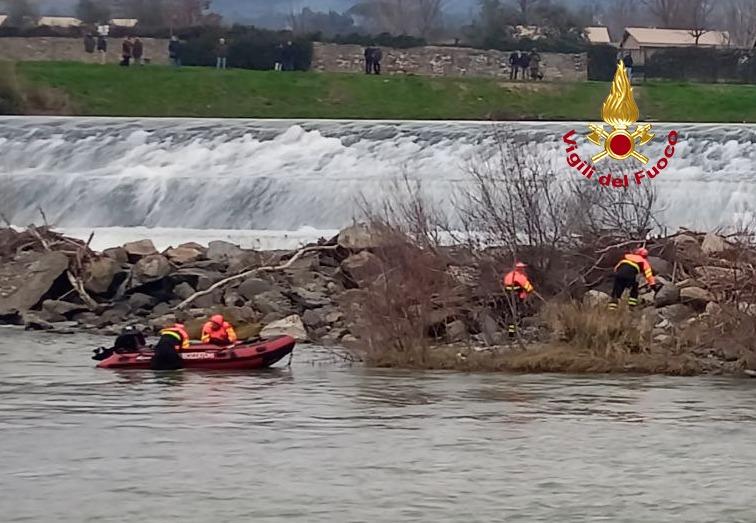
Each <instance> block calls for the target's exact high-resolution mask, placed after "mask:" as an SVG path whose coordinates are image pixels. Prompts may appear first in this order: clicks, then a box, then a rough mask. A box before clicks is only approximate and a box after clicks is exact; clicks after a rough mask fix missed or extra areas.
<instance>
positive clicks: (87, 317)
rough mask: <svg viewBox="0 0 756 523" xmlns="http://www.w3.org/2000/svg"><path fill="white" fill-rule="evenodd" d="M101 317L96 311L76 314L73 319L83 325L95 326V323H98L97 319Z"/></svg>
mask: <svg viewBox="0 0 756 523" xmlns="http://www.w3.org/2000/svg"><path fill="white" fill-rule="evenodd" d="M99 318H100V317H99V316H98V315H97V314H95V313H94V312H80V313H78V314H76V315H74V317H73V319H74V320H76V322H77V323H78V324H79V325H80V326H81V325H89V326H92V327H94V325H95V323H97V320H98V319H99Z"/></svg>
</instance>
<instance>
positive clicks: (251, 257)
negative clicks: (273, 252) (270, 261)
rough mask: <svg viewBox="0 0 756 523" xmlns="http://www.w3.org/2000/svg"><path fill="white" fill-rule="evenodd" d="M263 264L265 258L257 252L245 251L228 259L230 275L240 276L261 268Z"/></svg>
mask: <svg viewBox="0 0 756 523" xmlns="http://www.w3.org/2000/svg"><path fill="white" fill-rule="evenodd" d="M262 264H263V256H262V254H260V253H259V252H257V251H247V250H243V251H242V252H241V253H240V254H237V255H236V256H233V257H231V258H229V259H228V271H227V272H228V273H229V274H240V273H242V272H246V271H248V270H250V269H254V268H256V267H260V266H262Z"/></svg>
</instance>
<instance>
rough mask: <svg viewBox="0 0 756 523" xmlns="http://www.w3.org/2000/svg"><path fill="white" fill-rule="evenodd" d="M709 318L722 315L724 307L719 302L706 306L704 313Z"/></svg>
mask: <svg viewBox="0 0 756 523" xmlns="http://www.w3.org/2000/svg"><path fill="white" fill-rule="evenodd" d="M704 312H705V313H706V314H707V315H709V316H717V315H718V314H721V312H722V307H721V306H720V305H719V304H718V303H717V302H714V301H712V302H709V303H707V304H706V310H705V311H704Z"/></svg>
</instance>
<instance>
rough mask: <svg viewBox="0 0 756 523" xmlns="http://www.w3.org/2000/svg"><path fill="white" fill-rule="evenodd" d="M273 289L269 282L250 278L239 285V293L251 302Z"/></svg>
mask: <svg viewBox="0 0 756 523" xmlns="http://www.w3.org/2000/svg"><path fill="white" fill-rule="evenodd" d="M272 289H273V284H272V283H271V282H269V281H268V280H263V279H262V278H249V279H246V280H244V282H242V284H241V285H239V289H238V292H239V294H240V295H242V296H243V297H245V298H246V299H248V300H251V299H252V298H254V297H255V296H257V295H258V294H262V293H263V292H268V291H270V290H272Z"/></svg>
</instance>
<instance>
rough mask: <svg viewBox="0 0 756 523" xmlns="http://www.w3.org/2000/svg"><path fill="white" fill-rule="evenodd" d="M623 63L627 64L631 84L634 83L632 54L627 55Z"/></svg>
mask: <svg viewBox="0 0 756 523" xmlns="http://www.w3.org/2000/svg"><path fill="white" fill-rule="evenodd" d="M622 63H623V64H625V71H626V72H627V79H628V80H630V83H632V82H633V57H632V55H631V54H630V53H626V54H625V57H624V58H623V59H622Z"/></svg>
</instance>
